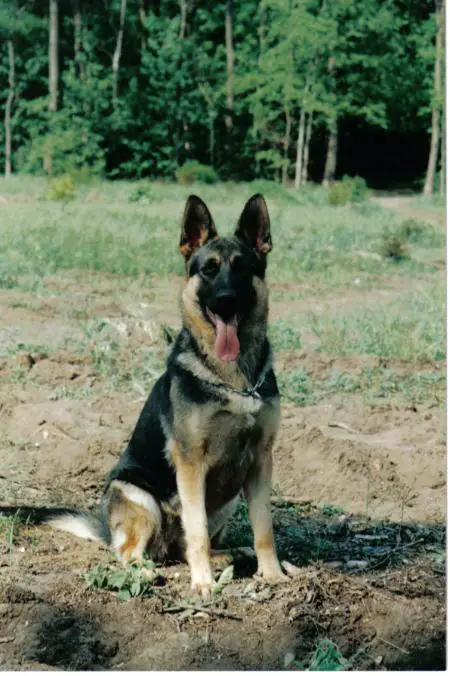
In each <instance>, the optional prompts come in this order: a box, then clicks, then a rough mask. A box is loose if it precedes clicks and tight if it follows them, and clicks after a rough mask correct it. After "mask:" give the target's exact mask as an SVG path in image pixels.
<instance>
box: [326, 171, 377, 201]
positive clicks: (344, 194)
mask: <svg viewBox="0 0 450 676" xmlns="http://www.w3.org/2000/svg"><path fill="white" fill-rule="evenodd" d="M367 197H368V189H367V183H366V182H365V180H364V179H363V178H362V177H361V176H355V177H353V178H352V177H351V176H344V177H343V179H342V181H338V182H336V183H334V184H333V185H332V186H331V189H330V193H329V197H328V201H329V204H331V205H333V206H338V205H344V204H349V203H359V202H364V200H366V199H367Z"/></svg>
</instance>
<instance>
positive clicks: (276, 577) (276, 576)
mask: <svg viewBox="0 0 450 676" xmlns="http://www.w3.org/2000/svg"><path fill="white" fill-rule="evenodd" d="M256 576H257V577H262V579H263V580H264V581H265V582H268V583H269V584H280V583H282V582H287V581H288V580H289V577H288V576H287V575H285V574H284V573H283V571H282V570H281V568H279V567H276V568H275V567H274V568H270V569H269V570H258V572H257V573H256Z"/></svg>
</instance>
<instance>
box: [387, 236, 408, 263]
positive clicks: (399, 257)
mask: <svg viewBox="0 0 450 676" xmlns="http://www.w3.org/2000/svg"><path fill="white" fill-rule="evenodd" d="M405 238H406V236H405V235H404V234H403V233H402V231H398V232H389V231H386V232H385V235H384V237H383V240H382V243H381V246H380V254H381V255H382V256H383V258H390V259H392V260H393V261H404V260H406V259H407V258H409V253H408V247H407V245H406V242H405Z"/></svg>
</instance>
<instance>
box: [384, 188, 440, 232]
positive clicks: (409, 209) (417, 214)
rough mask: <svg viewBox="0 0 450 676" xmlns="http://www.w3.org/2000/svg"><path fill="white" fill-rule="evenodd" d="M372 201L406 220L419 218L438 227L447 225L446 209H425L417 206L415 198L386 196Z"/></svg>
mask: <svg viewBox="0 0 450 676" xmlns="http://www.w3.org/2000/svg"><path fill="white" fill-rule="evenodd" d="M372 201H373V202H376V203H377V204H379V205H380V207H384V208H385V209H392V211H396V212H397V213H399V214H401V215H402V216H405V218H419V219H423V220H424V221H430V222H431V223H436V224H438V225H441V226H444V225H445V209H437V208H435V209H424V208H421V207H418V206H417V205H416V204H415V201H414V198H411V197H408V196H406V195H384V196H381V195H380V196H376V197H372Z"/></svg>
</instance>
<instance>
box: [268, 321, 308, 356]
mask: <svg viewBox="0 0 450 676" xmlns="http://www.w3.org/2000/svg"><path fill="white" fill-rule="evenodd" d="M269 340H270V342H271V344H272V347H273V349H274V350H275V351H278V350H295V349H298V348H299V347H300V346H301V341H300V336H299V335H298V333H297V332H296V331H294V330H293V329H292V328H291V326H290V325H289V322H286V321H279V322H275V323H274V324H271V325H270V326H269Z"/></svg>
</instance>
